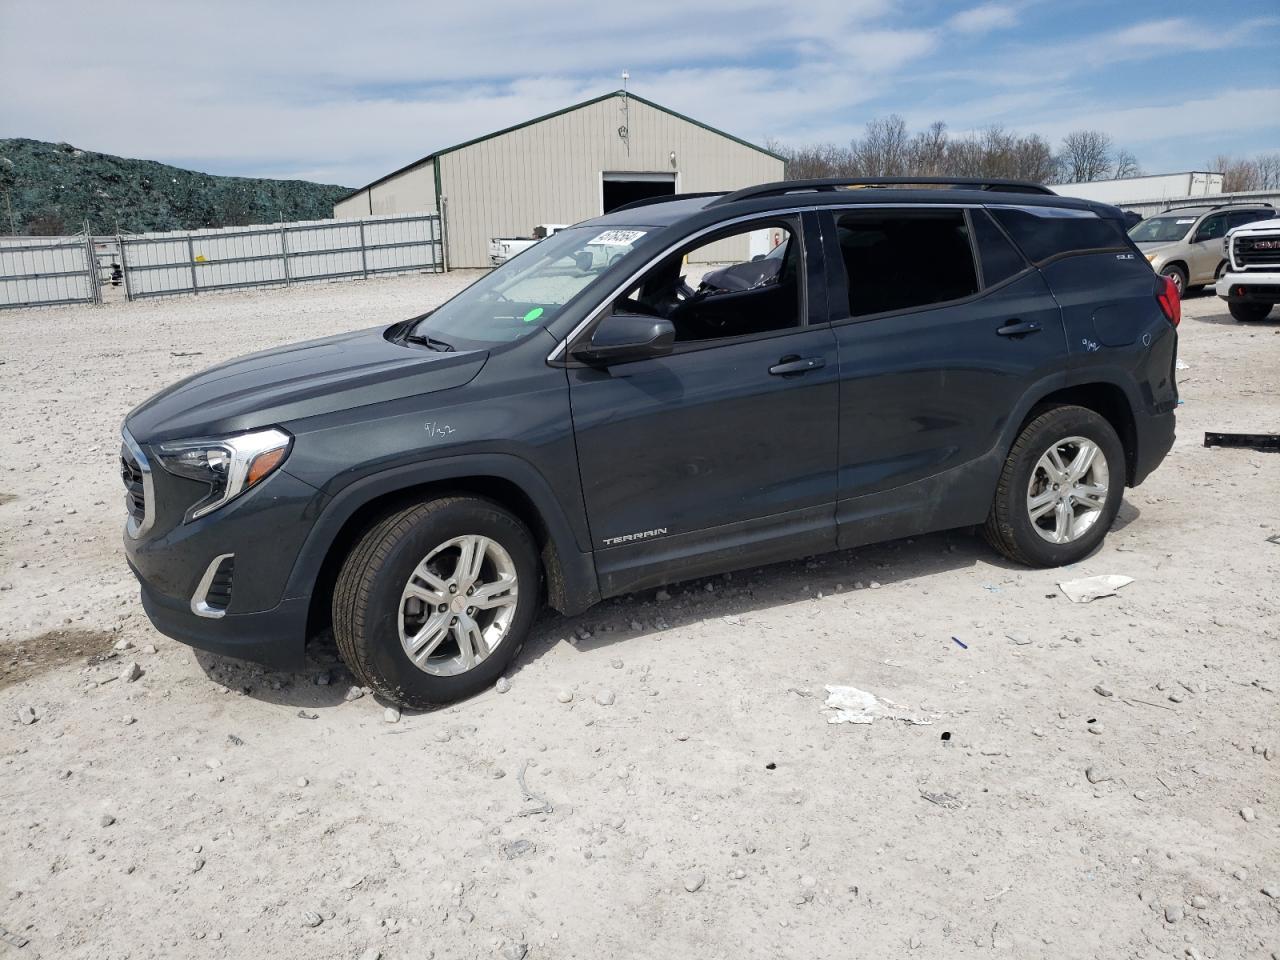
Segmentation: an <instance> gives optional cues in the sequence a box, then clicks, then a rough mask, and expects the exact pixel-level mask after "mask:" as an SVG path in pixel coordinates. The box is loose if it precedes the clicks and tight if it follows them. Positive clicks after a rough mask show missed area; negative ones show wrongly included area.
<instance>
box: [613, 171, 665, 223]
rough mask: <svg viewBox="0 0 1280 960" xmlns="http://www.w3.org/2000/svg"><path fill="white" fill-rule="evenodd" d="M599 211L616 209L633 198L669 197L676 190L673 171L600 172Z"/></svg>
mask: <svg viewBox="0 0 1280 960" xmlns="http://www.w3.org/2000/svg"><path fill="white" fill-rule="evenodd" d="M602 176H603V178H604V183H603V185H602V190H601V195H600V196H601V200H602V203H603V206H602V209H601V212H602V213H608V212H609V211H610V210H616V209H617V208H618V207H620V206H622V205H623V204H624V203H631V202H632V201H633V200H647V199H648V198H649V197H669V196H671V195H672V194H674V193H675V192H676V175H675V174H674V173H609V172H607V171H606V172H605V173H604V174H602Z"/></svg>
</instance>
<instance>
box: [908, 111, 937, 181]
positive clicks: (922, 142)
mask: <svg viewBox="0 0 1280 960" xmlns="http://www.w3.org/2000/svg"><path fill="white" fill-rule="evenodd" d="M907 168H908V169H909V170H910V172H911V175H912V176H915V177H927V176H941V175H943V174H945V173H946V169H947V125H946V124H945V123H943V122H942V121H941V120H935V121H934V122H933V123H931V124H929V127H928V129H926V130H922V131H921V132H920V133H917V134H916V135H915V136H914V137H912V138H911V143H910V145H909V146H908V147H907Z"/></svg>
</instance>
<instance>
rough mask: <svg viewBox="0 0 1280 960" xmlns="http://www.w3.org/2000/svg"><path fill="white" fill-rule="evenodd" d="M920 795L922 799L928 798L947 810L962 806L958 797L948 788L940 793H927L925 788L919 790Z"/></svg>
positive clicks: (957, 808)
mask: <svg viewBox="0 0 1280 960" xmlns="http://www.w3.org/2000/svg"><path fill="white" fill-rule="evenodd" d="M920 797H921V799H923V800H928V801H929V802H930V803H932V804H935V805H936V806H939V807H943V808H944V809H947V810H959V809H960V807H962V806H963V804H962V803H961V802H960V797H959V796H958V795H956V794H954V793H952V792H951V791H950V790H946V791H944V792H942V793H929V792H928V791H927V790H921V791H920Z"/></svg>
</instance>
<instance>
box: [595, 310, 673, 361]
mask: <svg viewBox="0 0 1280 960" xmlns="http://www.w3.org/2000/svg"><path fill="white" fill-rule="evenodd" d="M675 342H676V328H675V327H673V326H672V325H671V321H670V320H666V319H664V318H662V317H644V316H640V315H639V314H634V313H611V314H609V316H607V317H605V318H604V319H603V320H602V321H601V322H600V324H599V325H598V326H597V327H596V329H595V332H594V333H593V334H592V335H591V340H590V342H589V343H585V344H583V345H582V346H579V347H578V348H577V349H575V350H574V351H573V358H574V359H575V360H581V361H582V362H583V363H589V364H592V365H593V366H608V365H609V364H611V363H625V362H626V361H628V360H646V359H648V358H650V357H662V356H666V355H667V354H668V353H670V352H671V349H672V347H674V346H675Z"/></svg>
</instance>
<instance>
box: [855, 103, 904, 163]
mask: <svg viewBox="0 0 1280 960" xmlns="http://www.w3.org/2000/svg"><path fill="white" fill-rule="evenodd" d="M910 142H911V138H910V135H909V134H908V133H907V124H906V121H904V120H903V119H902V118H901V117H900V116H898V115H897V114H896V113H892V114H890V115H889V116H887V117H878V118H877V119H875V120H872V121H871V122H870V123H868V124H867V133H866V136H864V137H863V138H862V139H861V140H854V141H853V142H852V143H851V144H850V145H849V149H850V152H851V153H852V154H853V161H854V164H855V166H856V167H857V170H858V173H859V174H860V175H862V176H864V177H901V176H904V175H905V174H906V172H907V156H908V151H909V146H910Z"/></svg>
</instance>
